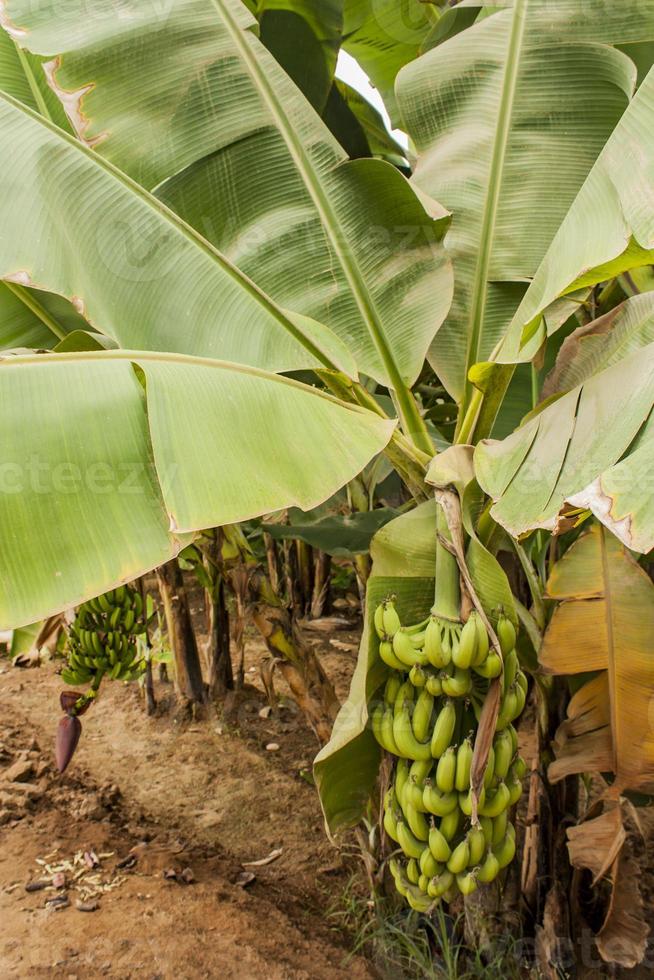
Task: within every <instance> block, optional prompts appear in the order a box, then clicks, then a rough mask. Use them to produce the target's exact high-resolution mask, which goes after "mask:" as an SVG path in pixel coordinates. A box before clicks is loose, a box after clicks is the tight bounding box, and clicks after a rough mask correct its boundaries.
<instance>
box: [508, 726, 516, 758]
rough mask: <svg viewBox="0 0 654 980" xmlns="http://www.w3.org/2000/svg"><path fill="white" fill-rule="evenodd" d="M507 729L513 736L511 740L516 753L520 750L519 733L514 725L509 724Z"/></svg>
mask: <svg viewBox="0 0 654 980" xmlns="http://www.w3.org/2000/svg"><path fill="white" fill-rule="evenodd" d="M507 731H508V733H509V735H510V736H511V740H512V742H513V754H514V755H515V754H516V752H517V751H518V733H517V732H516V730H515V728H514V727H513V725H508V727H507Z"/></svg>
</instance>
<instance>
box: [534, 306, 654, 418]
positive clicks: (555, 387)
mask: <svg viewBox="0 0 654 980" xmlns="http://www.w3.org/2000/svg"><path fill="white" fill-rule="evenodd" d="M651 343H654V292H650V293H643V294H642V295H637V296H632V297H630V298H629V299H627V300H625V302H624V303H621V304H620V306H616V307H615V309H613V310H611V311H610V312H609V313H606V314H605V315H604V316H601V317H599V318H598V319H597V320H593V322H592V323H587V324H585V325H584V326H583V327H578V328H577V329H576V330H575V331H573V333H571V334H570V336H569V337H567V338H566V339H565V341H564V342H563V344H562V345H561V349H560V351H559V354H558V357H557V359H556V363H555V365H554V367H553V368H552V370H551V372H550V373H549V375H548V376H547V378H546V381H545V384H544V386H543V392H542V397H543V398H550V397H551V396H552V395H555V394H560V393H563V392H566V391H570V389H571V388H574V387H576V386H577V385H579V384H582V383H583V382H584V381H586V380H587V379H588V378H590V377H592V375H594V374H597V373H598V372H599V371H603V370H604V368H607V367H610V366H611V365H612V364H616V363H617V362H618V361H619V360H621V359H622V358H623V357H626V356H627V354H630V353H631V352H632V351H635V350H640V348H641V347H647V345H648V344H651Z"/></svg>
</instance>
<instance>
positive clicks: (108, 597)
mask: <svg viewBox="0 0 654 980" xmlns="http://www.w3.org/2000/svg"><path fill="white" fill-rule="evenodd" d="M145 629H146V615H145V610H144V608H143V599H142V597H141V593H140V592H139V591H137V590H136V589H134V588H132V586H130V585H121V586H119V587H118V588H117V589H114V590H113V591H112V592H106V593H105V594H104V595H101V596H98V597H97V598H96V599H89V601H88V602H85V603H83V604H82V605H81V606H79V608H78V610H77V614H76V616H75V619H74V621H73V623H72V624H71V627H70V630H69V633H68V640H67V644H66V656H67V661H68V665H67V667H66V668H65V669H64V670H63V671H62V672H61V676H62V679H63V680H64V682H65V683H66V684H89V683H90V684H92V685H93V687H94V689H97V687H98V686H99V683H100V681H101V680H102V678H103V677H108V678H110V679H111V680H120V681H132V680H136V679H137V678H138V677H140V676H141V674H142V673H143V671H144V669H145V661H144V660H143V659H141V658H140V657H139V650H138V644H137V636H138V635H139V634H140V633H144V632H145Z"/></svg>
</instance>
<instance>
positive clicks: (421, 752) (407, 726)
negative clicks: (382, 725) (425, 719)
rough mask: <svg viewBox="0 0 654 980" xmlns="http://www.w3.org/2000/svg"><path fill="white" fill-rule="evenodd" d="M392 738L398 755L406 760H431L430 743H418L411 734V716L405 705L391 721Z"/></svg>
mask: <svg viewBox="0 0 654 980" xmlns="http://www.w3.org/2000/svg"><path fill="white" fill-rule="evenodd" d="M393 738H394V740H395V744H396V745H397V748H398V752H397V754H398V755H403V756H405V757H406V758H407V759H425V760H427V759H429V758H431V745H430V743H429V742H419V741H418V739H417V738H416V737H415V735H414V734H413V728H412V725H411V714H410V712H409V708H408V705H406V704H405V706H404V707H403V708H402V710H401V712H400V714H399V715H398V716H397V717H396V718H395V719H394V721H393Z"/></svg>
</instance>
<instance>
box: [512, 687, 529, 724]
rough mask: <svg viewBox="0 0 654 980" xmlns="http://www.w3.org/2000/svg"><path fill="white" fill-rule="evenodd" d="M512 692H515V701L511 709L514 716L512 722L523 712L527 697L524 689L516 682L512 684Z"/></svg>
mask: <svg viewBox="0 0 654 980" xmlns="http://www.w3.org/2000/svg"><path fill="white" fill-rule="evenodd" d="M512 690H514V691H515V699H516V703H515V708H514V709H513V710H514V712H515V714H514V715H513V718H512V719H511V721H514V719H516V718H519V717H520V715H521V714H522V712H523V711H524V709H525V702H526V700H527V695H526V692H525V690H524V688H522V687H521V686H520V684H518V683H517V682H516V683H514V685H513V688H512Z"/></svg>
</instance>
